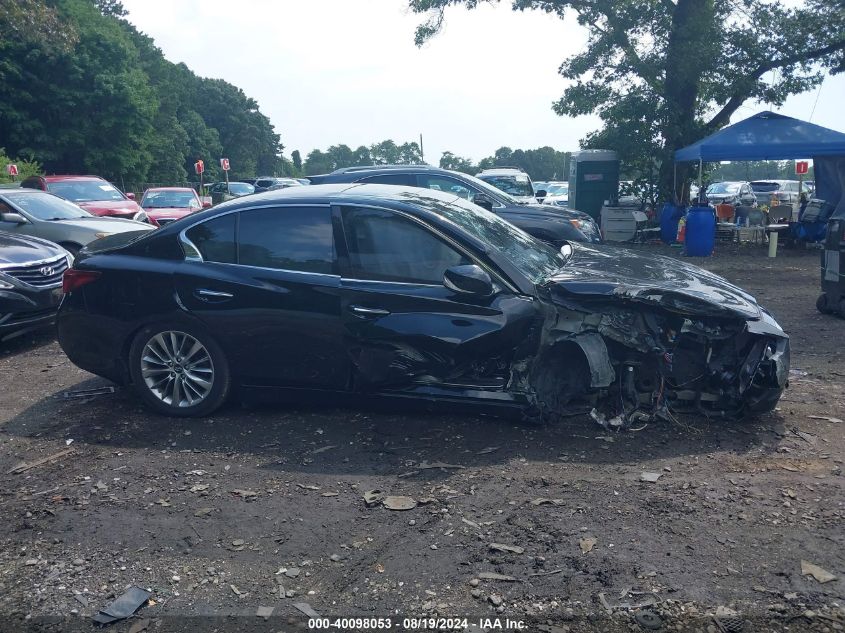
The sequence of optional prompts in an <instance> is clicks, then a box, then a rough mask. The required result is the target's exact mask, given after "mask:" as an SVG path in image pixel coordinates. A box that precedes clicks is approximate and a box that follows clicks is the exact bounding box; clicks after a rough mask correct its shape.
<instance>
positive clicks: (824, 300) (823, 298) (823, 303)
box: [816, 292, 832, 314]
mask: <svg viewBox="0 0 845 633" xmlns="http://www.w3.org/2000/svg"><path fill="white" fill-rule="evenodd" d="M816 310H818V311H819V312H821V313H822V314H830V313H831V311H832V310H831V305H830V301H828V297H827V293H826V292H823V293H821V294H820V295H819V298H818V299H816Z"/></svg>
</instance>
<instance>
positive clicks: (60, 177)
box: [42, 175, 105, 182]
mask: <svg viewBox="0 0 845 633" xmlns="http://www.w3.org/2000/svg"><path fill="white" fill-rule="evenodd" d="M42 178H44V181H45V182H59V181H61V180H103V181H105V178H101V177H100V176H74V175H53V176H42Z"/></svg>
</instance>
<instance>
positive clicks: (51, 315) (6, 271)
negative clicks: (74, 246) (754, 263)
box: [0, 232, 68, 340]
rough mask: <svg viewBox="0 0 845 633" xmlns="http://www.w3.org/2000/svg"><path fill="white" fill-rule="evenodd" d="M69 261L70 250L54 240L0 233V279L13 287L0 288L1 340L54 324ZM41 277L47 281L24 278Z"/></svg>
mask: <svg viewBox="0 0 845 633" xmlns="http://www.w3.org/2000/svg"><path fill="white" fill-rule="evenodd" d="M67 264H68V261H67V252H66V251H65V250H64V249H62V248H61V247H59V246H57V245H56V244H53V243H52V242H48V241H47V240H42V239H39V238H36V237H29V236H22V235H14V234H12V233H6V232H0V281H3V282H4V283H6V284H9V285H11V286H12V287H11V288H2V287H0V340H4V339H8V338H11V337H12V336H17V335H20V334H23V333H25V332H28V331H30V330H33V329H36V328H40V327H44V326H47V325H50V324H51V323H53V321H54V320H55V317H56V312H57V311H58V307H59V302H60V301H61V297H62V293H61V272H62V271H63V270H64V269H65V268H66V267H67ZM48 268H51V269H52V271H51V272H50V273H49V277H44V275H43V273H42V269H44V270H47V269H48ZM39 277H44V280H45V282H46V283H43V282H41V281H40V280H38V281H37V282H33V283H27V282H26V281H25V280H28V279H38V278H39Z"/></svg>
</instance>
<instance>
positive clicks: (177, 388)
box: [141, 331, 214, 407]
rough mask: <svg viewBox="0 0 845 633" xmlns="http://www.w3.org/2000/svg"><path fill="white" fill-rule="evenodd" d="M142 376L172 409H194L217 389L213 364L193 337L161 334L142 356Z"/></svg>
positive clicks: (148, 345)
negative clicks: (214, 388) (212, 390)
mask: <svg viewBox="0 0 845 633" xmlns="http://www.w3.org/2000/svg"><path fill="white" fill-rule="evenodd" d="M141 376H142V377H143V379H144V383H145V384H146V385H147V388H148V389H149V390H150V392H151V393H152V394H153V395H154V396H155V397H156V398H158V399H159V400H161V401H162V402H163V403H165V404H167V405H170V406H171V407H193V406H195V405H197V404H199V403H200V402H202V401H203V400H205V399H206V397H207V396H208V394H209V393H210V392H211V389H212V387H213V386H214V363H213V362H212V360H211V354H210V353H209V351H208V350H207V349H206V347H205V346H204V345H203V344H202V343H200V342H199V341H198V340H197V339H195V338H194V337H193V336H191V335H190V334H186V333H185V332H177V331H166V332H159V333H158V334H156V335H155V336H153V337H152V338H151V339H150V340H149V341H147V344H146V345H144V349H143V351H142V352H141Z"/></svg>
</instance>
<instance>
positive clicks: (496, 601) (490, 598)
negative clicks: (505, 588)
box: [487, 594, 504, 607]
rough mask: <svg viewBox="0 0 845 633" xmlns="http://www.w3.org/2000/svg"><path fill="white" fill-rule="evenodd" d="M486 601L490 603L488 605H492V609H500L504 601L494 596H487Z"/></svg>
mask: <svg viewBox="0 0 845 633" xmlns="http://www.w3.org/2000/svg"><path fill="white" fill-rule="evenodd" d="M487 600H488V601H489V602H490V604H492V605H493V606H494V607H501V606H502V602H504V601H503V600H502V597H501V596H497V595H496V594H490V595H489V596H487Z"/></svg>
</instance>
